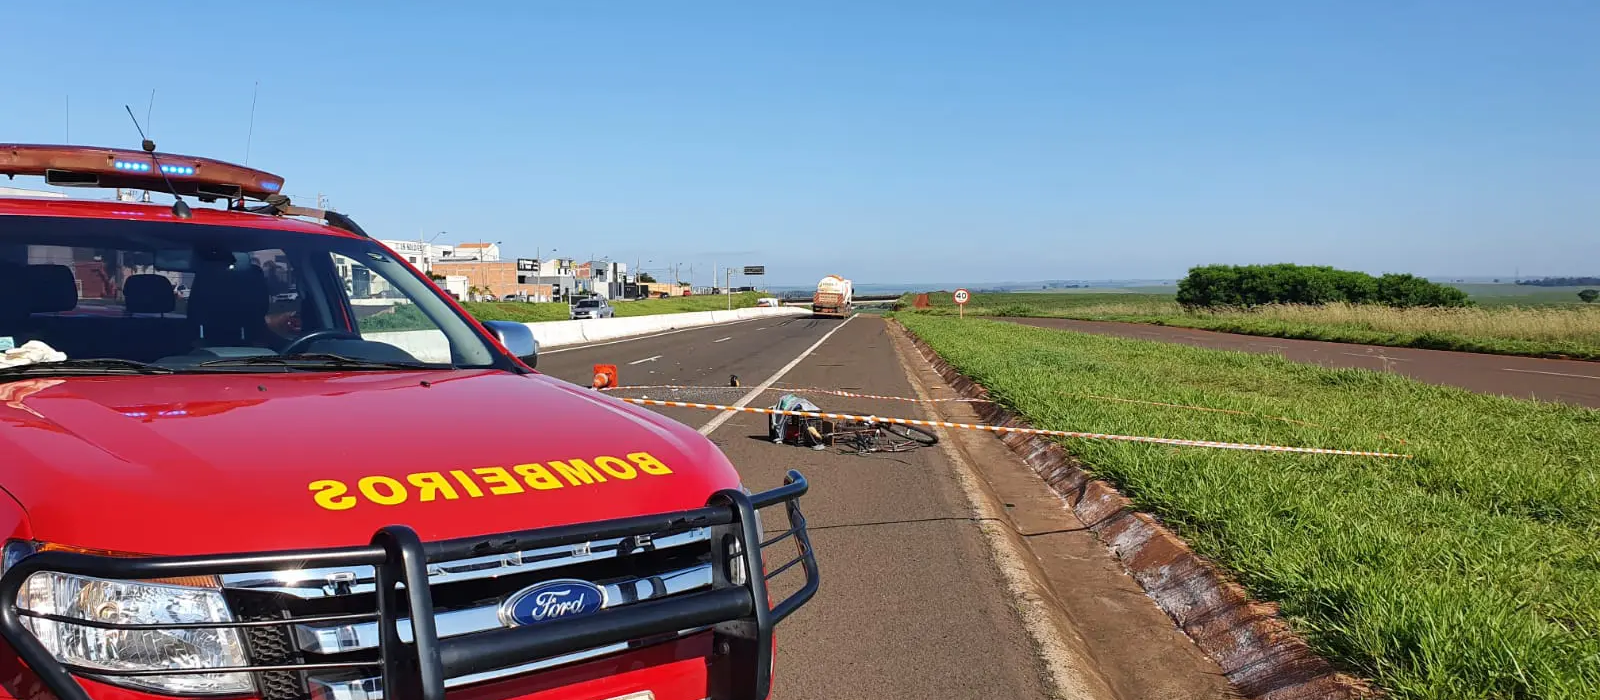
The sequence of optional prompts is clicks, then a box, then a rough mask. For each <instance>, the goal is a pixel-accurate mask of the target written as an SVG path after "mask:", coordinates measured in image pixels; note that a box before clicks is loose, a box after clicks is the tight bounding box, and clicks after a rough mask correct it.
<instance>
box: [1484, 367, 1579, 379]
mask: <svg viewBox="0 0 1600 700" xmlns="http://www.w3.org/2000/svg"><path fill="white" fill-rule="evenodd" d="M1501 369H1503V370H1505V371H1507V372H1521V373H1523V374H1548V375H1550V376H1552V377H1572V378H1574V379H1600V377H1596V376H1593V375H1589V374H1567V373H1566V372H1540V371H1539V370H1536V369H1511V368H1510V367H1502V368H1501Z"/></svg>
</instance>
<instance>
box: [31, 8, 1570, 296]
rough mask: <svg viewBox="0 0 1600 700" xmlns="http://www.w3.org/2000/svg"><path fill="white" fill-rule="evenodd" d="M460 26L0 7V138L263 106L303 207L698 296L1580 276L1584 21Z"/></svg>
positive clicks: (1402, 18) (402, 16)
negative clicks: (317, 205)
mask: <svg viewBox="0 0 1600 700" xmlns="http://www.w3.org/2000/svg"><path fill="white" fill-rule="evenodd" d="M467 4H468V3H415V4H408V3H398V2H397V3H377V2H359V3H358V2H349V3H346V2H340V3H322V2H316V3H295V2H282V3H274V4H273V5H271V6H270V8H269V7H267V6H255V5H249V4H241V5H238V6H236V7H230V6H227V5H225V4H224V5H215V4H212V5H201V4H198V3H163V2H155V1H150V0H145V1H142V2H135V3H129V2H120V3H100V2H88V1H83V2H74V3H70V4H67V5H62V4H59V3H14V4H13V6H11V7H8V8H7V9H6V21H5V23H6V25H7V26H8V27H9V31H8V32H7V39H6V51H5V53H4V57H3V58H0V62H3V63H0V65H3V67H4V75H5V89H4V90H3V91H0V141H20V142H47V143H54V142H59V141H61V140H62V139H63V138H65V137H66V127H67V122H66V116H65V112H66V110H65V105H66V103H67V100H68V96H69V95H70V102H71V121H70V128H71V139H72V141H73V142H74V143H86V144H95V145H123V146H129V147H134V146H136V145H137V136H136V134H135V133H134V132H133V127H132V126H131V125H130V124H129V122H128V119H127V115H126V114H125V113H124V112H123V110H122V106H123V105H124V104H131V105H132V106H133V107H134V111H135V112H136V113H137V114H139V115H140V118H141V119H143V117H144V114H145V109H146V106H147V103H148V101H149V98H150V91H151V89H152V88H154V89H155V91H156V99H155V106H154V111H153V120H152V121H153V123H152V125H151V126H152V131H153V137H154V138H155V140H156V142H157V143H158V144H159V145H160V147H161V148H162V150H165V151H175V152H182V153H192V154H195V155H204V156H210V157H216V158H221V159H224V160H232V161H235V162H240V161H243V160H244V158H245V146H246V135H247V132H248V131H249V118H250V102H251V91H252V86H253V84H254V83H255V82H256V81H259V82H260V97H259V102H258V104H257V107H256V113H255V127H254V134H253V137H252V138H251V146H250V164H251V165H252V166H256V167H261V168H264V169H267V170H270V171H272V172H276V173H278V174H280V175H283V176H284V177H285V178H286V179H287V185H286V188H285V189H286V191H288V192H289V193H290V194H292V195H295V196H297V198H298V199H299V200H300V201H304V202H308V203H309V202H311V201H313V200H314V198H315V196H316V195H317V193H319V192H320V193H323V194H325V195H327V196H328V197H329V198H330V200H331V202H332V203H333V205H334V206H335V207H336V208H338V209H340V210H341V211H344V212H346V213H349V214H351V215H352V216H354V217H356V219H357V220H358V221H360V222H362V225H363V226H364V227H365V228H367V229H368V230H369V231H371V232H373V233H375V234H376V235H379V236H380V237H385V238H413V239H414V238H416V237H418V236H419V235H423V236H426V237H430V238H431V237H432V236H433V235H434V234H436V233H437V232H439V231H448V232H450V233H449V234H448V235H447V236H445V237H443V238H442V239H441V240H455V241H463V240H479V239H485V240H497V241H503V242H504V243H503V246H504V248H505V249H506V250H507V252H508V253H510V254H517V255H528V256H531V255H532V254H533V253H534V251H535V249H536V248H542V249H543V250H544V251H545V252H546V254H547V255H548V251H549V250H550V249H551V248H552V247H554V248H556V249H558V250H559V251H560V254H561V255H562V256H568V255H573V256H576V257H582V258H587V257H590V256H591V255H594V256H604V255H609V256H612V257H614V258H616V259H621V260H626V261H628V262H630V263H631V262H633V261H635V260H639V259H644V260H653V261H655V262H654V263H652V264H647V265H646V267H647V268H650V267H654V268H661V267H664V266H666V265H667V264H670V263H683V264H684V265H685V266H687V265H689V264H691V263H692V264H694V265H695V271H696V276H697V277H698V281H699V282H700V283H702V284H705V283H709V281H710V274H709V270H710V268H711V266H712V265H714V264H722V265H726V264H735V265H745V264H765V265H767V267H768V269H769V270H770V271H771V274H772V276H771V277H770V278H769V280H768V281H770V282H774V283H780V284H781V283H802V284H803V283H808V282H811V281H813V280H814V279H815V278H817V277H819V276H821V275H822V274H824V273H830V272H836V273H839V274H843V275H845V276H848V277H851V278H853V279H855V280H857V281H858V282H914V281H917V280H957V281H960V280H970V281H971V283H973V284H979V283H984V282H996V281H1004V280H1032V279H1045V278H1096V279H1100V278H1133V277H1137V278H1158V277H1176V276H1180V275H1181V274H1182V273H1183V271H1184V270H1185V269H1187V268H1188V267H1189V266H1191V265H1195V264H1205V263H1213V262H1230V263H1246V262H1280V261H1288V262H1300V263H1316V264H1331V265H1337V266H1342V267H1349V268H1355V269H1363V270H1367V271H1371V272H1383V271H1408V272H1416V273H1420V274H1430V275H1506V276H1509V275H1510V274H1511V273H1512V272H1513V271H1514V270H1517V269H1520V271H1521V272H1522V274H1524V275H1530V274H1600V261H1597V260H1596V255H1595V253H1596V251H1597V250H1600V244H1597V241H1600V48H1597V47H1600V3H1596V2H1593V1H1592V0H1536V1H1534V2H1525V3H1514V2H1474V1H1470V0H1450V1H1413V2H1389V1H1376V0H1375V1H1370V2H1369V1H1354V0H1345V1H1335V0H1329V1H1325V2H1322V1H1304V2H1300V1H1297V2H1288V3H1286V2H1272V1H1270V0H1260V1H1256V2H1245V1H1227V0H1212V1H1208V2H1188V1H1186V0H1170V1H1167V2H1157V1H1149V2H1143V3H1090V2H1046V1H1040V2H939V1H935V0H922V1H920V2H905V3H898V2H895V3H891V2H804V3H751V2H691V1H689V0H682V1H679V2H642V1H640V2H600V1H594V2H590V1H585V2H576V1H569V2H554V1H538V2H517V3H513V2H506V3H472V5H473V7H472V8H470V9H462V8H460V7H455V6H465V5H467ZM335 5H337V6H335ZM201 7H204V8H206V9H204V10H203V11H197V10H196V8H201ZM396 8H400V9H396ZM19 30H20V31H19ZM18 184H21V183H20V182H19V183H18ZM28 186H31V185H28Z"/></svg>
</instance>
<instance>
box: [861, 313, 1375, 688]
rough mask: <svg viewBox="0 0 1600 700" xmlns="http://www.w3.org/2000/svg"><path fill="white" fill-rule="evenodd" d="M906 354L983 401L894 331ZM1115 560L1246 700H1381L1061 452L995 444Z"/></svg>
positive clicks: (999, 421)
mask: <svg viewBox="0 0 1600 700" xmlns="http://www.w3.org/2000/svg"><path fill="white" fill-rule="evenodd" d="M893 325H894V327H895V328H896V330H898V331H899V332H901V333H904V334H905V335H906V337H908V338H909V339H910V341H911V344H912V347H914V348H916V349H917V352H918V353H919V354H921V355H922V359H923V360H924V361H926V362H927V363H928V364H929V365H930V366H931V367H932V368H933V370H934V371H936V372H938V373H939V375H940V376H941V377H943V378H944V380H945V381H946V382H948V383H949V384H950V386H951V388H953V389H955V391H956V393H958V394H960V395H961V396H963V397H966V398H969V399H986V398H988V394H989V392H988V390H987V389H985V388H984V387H983V386H981V385H979V384H978V383H977V382H974V381H973V380H972V379H970V378H968V377H967V376H966V375H963V374H961V372H960V371H958V370H957V369H956V368H955V367H954V366H952V365H951V364H950V363H948V362H946V361H945V360H944V358H942V357H940V356H939V355H938V353H936V352H934V350H933V348H932V347H930V346H929V345H928V344H927V343H925V342H923V340H922V339H921V338H919V337H917V335H916V334H914V333H912V332H910V331H909V330H907V329H906V328H905V326H902V325H900V324H899V323H897V322H896V323H894V324H893ZM973 408H974V409H976V410H977V412H978V414H979V415H981V416H982V417H983V418H984V420H986V421H988V422H989V423H990V424H991V425H1003V426H1008V427H1017V428H1027V427H1031V426H1029V425H1028V423H1027V422H1026V421H1024V420H1022V419H1021V418H1020V417H1018V416H1017V415H1016V414H1014V413H1012V412H1010V411H1008V410H1006V409H1004V408H1001V407H1000V406H999V405H998V404H995V403H974V404H973ZM997 437H999V438H1000V440H1001V442H1004V443H1005V445H1006V447H1007V448H1009V449H1010V450H1011V451H1012V452H1013V453H1014V454H1016V455H1017V456H1019V457H1021V458H1022V460H1023V461H1024V462H1025V463H1027V465H1028V466H1029V467H1030V468H1032V469H1033V470H1034V472H1035V473H1037V474H1038V475H1039V476H1040V477H1041V478H1043V479H1044V481H1045V483H1047V484H1049V486H1050V488H1051V490H1053V491H1055V492H1056V494H1057V495H1059V496H1061V498H1062V499H1063V500H1065V501H1066V504H1067V506H1068V507H1069V508H1071V509H1072V511H1073V512H1074V513H1075V514H1076V515H1077V516H1078V518H1079V519H1080V520H1082V521H1083V523H1084V525H1085V526H1087V527H1088V528H1089V530H1090V531H1092V532H1094V533H1095V535H1096V536H1097V537H1099V538H1100V540H1101V541H1102V542H1103V543H1105V544H1106V546H1107V547H1109V548H1110V549H1111V550H1112V553H1113V554H1115V555H1116V557H1117V559H1118V560H1120V561H1121V562H1122V565H1123V567H1125V568H1126V569H1127V571H1128V573H1129V574H1131V575H1132V576H1133V578H1134V580H1136V581H1138V583H1139V586H1140V587H1142V588H1143V589H1144V591H1145V593H1146V595H1148V596H1150V598H1151V599H1153V600H1155V602H1156V604H1157V605H1159V606H1160V607H1161V609H1162V610H1164V611H1165V612H1166V613H1167V616H1168V617H1171V618H1172V621H1173V622H1175V623H1176V624H1177V626H1178V628H1179V629H1182V630H1183V632H1184V633H1185V634H1187V635H1188V636H1189V638H1190V639H1191V640H1193V641H1194V643H1195V644H1196V645H1197V646H1199V647H1200V650H1201V651H1203V652H1205V654H1206V656H1209V657H1211V659H1212V660H1213V661H1215V662H1217V664H1218V665H1219V666H1221V667H1222V672H1223V675H1225V676H1227V678H1228V681H1229V682H1230V683H1232V684H1233V686H1234V688H1235V689H1237V690H1238V691H1239V693H1240V694H1241V695H1243V696H1245V697H1249V698H1259V699H1260V700H1311V699H1313V698H1315V699H1317V700H1324V699H1327V700H1344V699H1352V700H1353V699H1355V698H1373V697H1380V696H1381V693H1380V692H1378V691H1377V690H1376V689H1374V688H1373V687H1372V686H1371V685H1370V684H1369V683H1367V682H1366V681H1364V680H1361V679H1359V678H1356V677H1353V676H1350V675H1348V674H1345V673H1341V672H1339V671H1338V670H1337V669H1335V668H1334V667H1333V665H1332V664H1330V663H1329V662H1328V661H1327V660H1326V659H1323V658H1322V657H1320V656H1318V655H1317V654H1316V653H1315V652H1314V651H1312V649H1311V647H1310V646H1308V645H1307V644H1306V643H1305V640H1303V639H1301V638H1300V637H1299V635H1296V634H1295V633H1294V632H1293V631H1292V630H1290V629H1289V626H1288V624H1287V623H1286V622H1284V621H1283V620H1282V619H1281V618H1280V617H1278V610H1277V607H1276V606H1274V605H1272V604H1270V603H1263V602H1259V601H1255V600H1251V598H1250V596H1249V594H1248V593H1246V592H1245V590H1244V588H1243V587H1242V586H1240V585H1239V584H1237V583H1235V582H1233V581H1232V580H1231V579H1229V577H1228V576H1227V574H1225V573H1224V572H1223V571H1222V570H1221V569H1220V568H1218V567H1217V566H1215V565H1214V564H1212V563H1211V562H1209V561H1206V560H1205V559H1204V558H1203V557H1201V556H1200V555H1198V554H1195V553H1194V551H1193V550H1191V549H1190V548H1189V545H1188V544H1187V543H1185V542H1184V541H1183V540H1182V539H1181V538H1179V537H1178V535H1177V534H1176V533H1174V532H1172V531H1171V530H1169V529H1167V528H1166V527H1165V526H1164V525H1162V524H1161V523H1160V522H1159V521H1157V520H1156V519H1155V518H1154V517H1152V516H1151V515H1149V514H1147V513H1141V512H1138V511H1136V510H1134V508H1133V505H1132V503H1131V502H1130V501H1129V500H1128V499H1127V497H1125V496H1123V495H1122V494H1121V493H1120V492H1118V491H1117V490H1116V488H1115V487H1113V486H1112V485H1111V484H1109V483H1107V482H1104V481H1100V480H1098V479H1095V478H1093V477H1092V476H1090V475H1089V473H1088V472H1086V471H1084V470H1083V468H1082V467H1081V466H1080V464H1079V462H1077V460H1075V459H1074V458H1073V457H1072V456H1071V454H1069V453H1068V452H1067V451H1066V450H1065V449H1063V448H1062V447H1061V446H1060V445H1058V444H1056V443H1055V442H1052V441H1051V440H1049V439H1048V438H1044V437H1040V436H1036V435H1019V434H1016V433H1007V434H1000V435H997Z"/></svg>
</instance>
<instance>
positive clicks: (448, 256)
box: [379, 241, 471, 273]
mask: <svg viewBox="0 0 1600 700" xmlns="http://www.w3.org/2000/svg"><path fill="white" fill-rule="evenodd" d="M379 243H382V244H384V245H386V246H389V248H390V249H392V250H394V252H395V253H397V254H398V255H399V256H400V257H402V258H405V259H406V262H408V263H411V264H412V265H413V266H414V267H416V268H417V269H418V270H421V271H423V273H428V272H432V271H433V264H434V263H436V262H450V261H452V260H457V259H459V258H456V257H455V247H454V246H449V245H435V244H433V243H423V242H422V241H379ZM467 259H469V260H470V259H471V258H467Z"/></svg>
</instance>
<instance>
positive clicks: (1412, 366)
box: [994, 318, 1600, 408]
mask: <svg viewBox="0 0 1600 700" xmlns="http://www.w3.org/2000/svg"><path fill="white" fill-rule="evenodd" d="M994 320H997V321H1010V322H1012V323H1020V324H1023V325H1028V326H1038V327H1041V328H1055V329H1058V330H1070V331H1079V332H1083V333H1095V334H1099V335H1114V336H1120V337H1123V338H1135V339H1139V340H1158V341H1162V342H1169V343H1183V344H1185V345H1195V346H1199V347H1206V348H1217V349H1221V350H1238V351H1243V352H1259V353H1276V354H1279V355H1282V356H1284V357H1286V358H1288V359H1291V360H1294V361H1296V362H1306V363H1310V364H1316V365H1322V366H1324V367H1360V368H1364V369H1374V370H1380V371H1388V372H1396V373H1399V374H1404V375H1406V376H1408V377H1412V378H1413V379H1419V380H1421V381H1424V382H1429V383H1431V384H1444V385H1450V386H1458V387H1461V388H1463V389H1468V390H1471V391H1476V392H1479V393H1484V394H1502V395H1505V396H1512V397H1515V398H1519V399H1538V400H1541V401H1559V402H1563V403H1571V404H1577V405H1580V406H1588V407H1591V408H1600V362H1584V361H1579V360H1543V359H1538V358H1532V357H1511V356H1506V355H1482V354H1477V353H1467V352H1446V351H1443V350H1418V349H1415V348H1391V347H1382V346H1376V345H1352V344H1349V343H1326V342H1319V341H1314V340H1290V339H1287V338H1263V337H1258V336H1250V335H1237V334H1232V333H1215V332H1212V331H1202V330H1195V329H1192V328H1174V327H1169V326H1152V325H1146V324H1140V323H1108V322H1102V321H1073V320H1069V319H1061V318H998V319H994Z"/></svg>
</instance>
